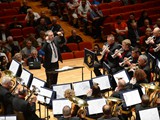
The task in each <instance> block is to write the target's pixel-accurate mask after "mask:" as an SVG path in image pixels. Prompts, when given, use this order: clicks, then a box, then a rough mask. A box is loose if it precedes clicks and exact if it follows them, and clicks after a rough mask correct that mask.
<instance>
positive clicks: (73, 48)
mask: <svg viewBox="0 0 160 120" xmlns="http://www.w3.org/2000/svg"><path fill="white" fill-rule="evenodd" d="M66 45H67V47H69V49H70V50H71V51H77V50H78V44H77V43H67V44H66Z"/></svg>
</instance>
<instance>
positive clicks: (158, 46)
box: [153, 43, 160, 52]
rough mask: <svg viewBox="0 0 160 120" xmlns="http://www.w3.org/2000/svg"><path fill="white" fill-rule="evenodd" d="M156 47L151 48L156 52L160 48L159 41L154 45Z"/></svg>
mask: <svg viewBox="0 0 160 120" xmlns="http://www.w3.org/2000/svg"><path fill="white" fill-rule="evenodd" d="M156 46H157V47H156V48H153V51H154V52H158V51H159V50H160V43H159V44H157V45H156Z"/></svg>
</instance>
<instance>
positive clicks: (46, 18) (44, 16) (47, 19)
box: [37, 11, 51, 25]
mask: <svg viewBox="0 0 160 120" xmlns="http://www.w3.org/2000/svg"><path fill="white" fill-rule="evenodd" d="M40 16H41V17H40V18H39V19H38V20H37V24H39V23H40V20H41V18H44V19H45V22H46V24H47V25H50V24H51V20H50V18H49V17H48V16H46V12H45V11H41V13H40Z"/></svg>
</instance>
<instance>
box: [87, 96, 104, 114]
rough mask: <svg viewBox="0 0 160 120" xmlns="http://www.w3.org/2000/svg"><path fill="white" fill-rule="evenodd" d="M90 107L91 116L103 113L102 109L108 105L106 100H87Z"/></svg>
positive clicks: (88, 108) (88, 110) (88, 109)
mask: <svg viewBox="0 0 160 120" xmlns="http://www.w3.org/2000/svg"><path fill="white" fill-rule="evenodd" d="M87 103H88V107H87V112H88V114H89V115H94V114H99V113H103V111H102V108H103V106H104V105H106V100H105V99H104V98H99V99H92V100H87Z"/></svg>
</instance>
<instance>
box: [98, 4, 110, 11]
mask: <svg viewBox="0 0 160 120" xmlns="http://www.w3.org/2000/svg"><path fill="white" fill-rule="evenodd" d="M98 8H99V9H100V10H103V9H109V8H111V6H110V5H109V4H108V3H101V4H99V5H98Z"/></svg>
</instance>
